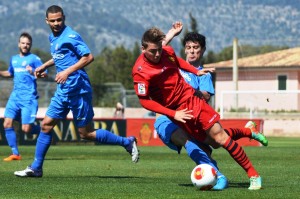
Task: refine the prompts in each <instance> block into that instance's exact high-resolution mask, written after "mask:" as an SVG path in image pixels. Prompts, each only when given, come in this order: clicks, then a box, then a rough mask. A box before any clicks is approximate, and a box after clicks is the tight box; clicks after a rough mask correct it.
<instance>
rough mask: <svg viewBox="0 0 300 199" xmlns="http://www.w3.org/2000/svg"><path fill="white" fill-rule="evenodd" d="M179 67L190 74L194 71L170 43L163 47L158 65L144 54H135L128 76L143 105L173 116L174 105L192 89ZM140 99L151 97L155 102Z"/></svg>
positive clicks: (180, 101)
mask: <svg viewBox="0 0 300 199" xmlns="http://www.w3.org/2000/svg"><path fill="white" fill-rule="evenodd" d="M179 68H182V69H184V70H186V71H189V72H192V73H194V74H197V71H198V69H196V68H195V67H194V66H192V65H190V64H189V63H187V62H186V61H184V60H183V59H181V58H177V57H176V55H175V52H174V50H173V49H172V47H170V46H164V47H163V51H162V55H161V60H160V62H159V63H158V64H152V63H151V62H149V61H148V60H147V58H145V56H144V54H141V55H140V56H139V57H138V59H137V61H136V63H135V65H134V67H133V69H132V77H133V82H134V89H135V92H136V94H137V96H138V97H139V98H140V102H141V104H142V106H143V107H145V108H146V109H149V110H152V111H154V112H156V113H161V114H164V115H167V116H171V117H174V116H175V110H176V109H177V108H178V106H179V105H180V104H181V103H182V102H184V101H186V100H187V98H188V97H189V96H191V95H193V94H194V92H195V91H194V89H193V88H192V87H191V86H190V85H188V84H187V83H186V82H185V80H184V79H183V77H182V76H181V75H180V72H179ZM142 99H151V100H153V101H155V102H157V103H158V104H157V103H154V102H151V101H143V100H142ZM166 108H168V109H169V110H167V109H166ZM170 109H172V110H170Z"/></svg>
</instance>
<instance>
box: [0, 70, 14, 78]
mask: <svg viewBox="0 0 300 199" xmlns="http://www.w3.org/2000/svg"><path fill="white" fill-rule="evenodd" d="M0 76H2V77H12V75H11V74H10V73H9V72H8V71H6V70H5V71H0Z"/></svg>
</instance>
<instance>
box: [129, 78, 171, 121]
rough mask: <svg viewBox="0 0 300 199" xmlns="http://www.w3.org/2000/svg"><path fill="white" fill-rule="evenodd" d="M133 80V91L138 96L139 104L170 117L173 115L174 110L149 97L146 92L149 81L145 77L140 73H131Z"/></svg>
mask: <svg viewBox="0 0 300 199" xmlns="http://www.w3.org/2000/svg"><path fill="white" fill-rule="evenodd" d="M133 82H134V90H135V93H136V95H137V96H138V98H139V101H140V104H141V105H142V106H143V107H144V108H145V109H147V110H150V111H153V112H155V113H160V114H163V115H167V116H170V117H174V116H175V111H174V110H171V109H168V108H166V107H164V106H162V105H161V104H159V103H158V102H155V101H153V100H151V99H150V97H149V92H148V87H149V82H148V81H147V80H146V78H143V77H142V76H141V75H139V73H133Z"/></svg>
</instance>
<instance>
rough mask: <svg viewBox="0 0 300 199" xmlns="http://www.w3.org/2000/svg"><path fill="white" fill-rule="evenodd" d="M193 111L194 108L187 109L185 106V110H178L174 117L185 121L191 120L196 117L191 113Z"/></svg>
mask: <svg viewBox="0 0 300 199" xmlns="http://www.w3.org/2000/svg"><path fill="white" fill-rule="evenodd" d="M191 112H193V110H187V108H185V109H183V110H180V111H176V113H175V116H174V119H175V120H177V121H179V122H183V123H185V122H186V120H190V119H192V118H193V117H194V116H193V115H192V114H191Z"/></svg>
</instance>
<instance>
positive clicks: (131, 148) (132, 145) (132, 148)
mask: <svg viewBox="0 0 300 199" xmlns="http://www.w3.org/2000/svg"><path fill="white" fill-rule="evenodd" d="M127 139H128V140H129V144H128V146H126V147H125V149H126V151H127V152H128V153H129V154H130V155H131V160H132V162H133V163H137V162H138V161H139V159H140V153H139V150H138V148H137V139H136V137H133V136H131V137H128V138H127Z"/></svg>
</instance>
